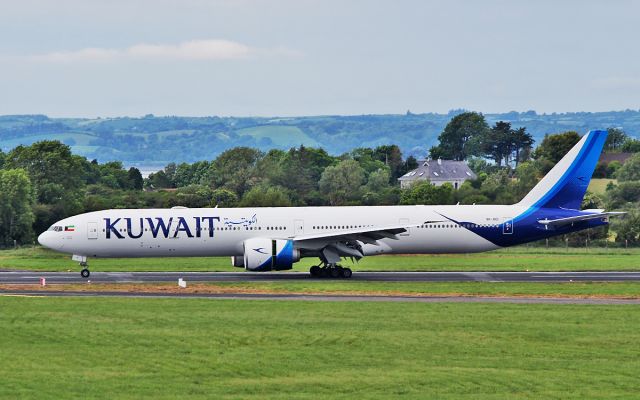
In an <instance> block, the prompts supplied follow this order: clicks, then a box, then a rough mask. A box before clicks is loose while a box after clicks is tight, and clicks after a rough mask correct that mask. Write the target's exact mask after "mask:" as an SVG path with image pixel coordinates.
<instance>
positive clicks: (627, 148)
mask: <svg viewBox="0 0 640 400" xmlns="http://www.w3.org/2000/svg"><path fill="white" fill-rule="evenodd" d="M620 150H622V151H624V152H627V153H640V140H636V139H632V138H627V140H625V141H624V143H623V144H622V147H621V148H620Z"/></svg>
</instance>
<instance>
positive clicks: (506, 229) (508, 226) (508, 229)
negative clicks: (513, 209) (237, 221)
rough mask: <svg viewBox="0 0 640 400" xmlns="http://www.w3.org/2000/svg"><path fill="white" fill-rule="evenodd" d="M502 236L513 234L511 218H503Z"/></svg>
mask: <svg viewBox="0 0 640 400" xmlns="http://www.w3.org/2000/svg"><path fill="white" fill-rule="evenodd" d="M502 234H503V235H511V234H513V220H512V219H511V218H505V219H504V222H503V223H502Z"/></svg>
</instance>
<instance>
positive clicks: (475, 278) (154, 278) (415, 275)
mask: <svg viewBox="0 0 640 400" xmlns="http://www.w3.org/2000/svg"><path fill="white" fill-rule="evenodd" d="M40 278H46V280H47V283H84V282H87V279H85V278H82V277H81V276H80V274H79V273H77V272H34V271H4V272H0V284H22V283H31V284H33V283H38V282H39V280H40ZM178 278H183V279H184V280H186V281H187V282H250V281H283V280H322V279H321V278H312V277H311V276H310V275H309V273H307V272H92V273H91V277H90V278H89V280H91V282H96V283H97V282H103V283H142V282H173V281H177V280H178ZM350 280H351V281H383V282H576V281H640V271H639V272H620V271H617V272H614V271H612V272H354V273H353V277H352V278H351V279H350Z"/></svg>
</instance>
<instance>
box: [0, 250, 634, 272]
mask: <svg viewBox="0 0 640 400" xmlns="http://www.w3.org/2000/svg"><path fill="white" fill-rule="evenodd" d="M317 262H318V261H317V259H311V258H308V259H303V260H302V261H301V262H299V263H296V264H294V265H295V268H294V270H298V271H307V270H308V269H309V267H310V266H311V265H313V264H314V263H317ZM89 265H90V266H91V269H93V270H94V271H241V269H238V268H232V267H231V263H230V260H229V258H228V257H191V258H187V257H176V258H128V259H89ZM344 265H345V266H351V267H352V268H353V269H354V270H356V271H526V270H530V271H579V270H636V271H637V270H640V249H629V250H625V249H620V248H615V249H608V250H606V249H595V248H591V249H589V250H588V251H587V250H585V249H569V251H567V250H566V249H563V248H559V249H558V248H557V249H544V248H527V247H516V248H510V249H506V250H499V251H493V252H488V253H478V254H460V255H417V256H416V255H411V256H409V255H408V256H375V257H366V258H364V259H362V260H361V261H360V262H358V263H357V264H354V265H352V264H351V262H350V261H347V262H345V263H344ZM0 269H29V270H36V271H66V270H74V271H77V270H79V268H78V265H77V263H75V262H72V261H71V259H70V256H69V255H66V254H60V253H55V252H53V251H50V250H45V249H43V248H40V247H36V248H23V249H19V250H4V251H0Z"/></svg>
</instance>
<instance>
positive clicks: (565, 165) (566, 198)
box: [518, 131, 607, 210]
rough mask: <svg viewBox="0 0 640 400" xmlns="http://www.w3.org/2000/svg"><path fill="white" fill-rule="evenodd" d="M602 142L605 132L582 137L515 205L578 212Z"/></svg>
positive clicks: (605, 138)
mask: <svg viewBox="0 0 640 400" xmlns="http://www.w3.org/2000/svg"><path fill="white" fill-rule="evenodd" d="M605 140H607V131H590V132H589V133H587V134H586V135H584V136H583V137H582V139H580V141H579V142H578V143H576V145H575V146H573V147H572V148H571V150H569V152H568V153H567V154H566V155H565V156H564V157H562V159H561V160H560V161H559V162H558V163H557V164H556V165H555V166H554V167H553V168H552V169H551V171H549V173H548V174H547V175H546V176H545V177H544V178H542V180H541V181H540V182H538V184H537V185H536V186H535V187H534V188H533V189H532V190H531V191H530V192H529V193H528V194H527V195H526V196H525V197H524V199H522V200H521V201H520V203H518V205H521V206H527V207H535V208H567V209H573V210H579V209H580V204H582V199H583V198H584V194H585V192H586V191H587V187H588V186H589V181H590V180H591V175H593V171H594V169H595V168H596V164H597V163H598V159H599V158H600V153H601V152H602V148H603V146H604V142H605Z"/></svg>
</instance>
